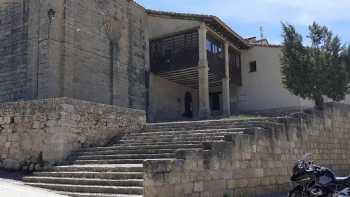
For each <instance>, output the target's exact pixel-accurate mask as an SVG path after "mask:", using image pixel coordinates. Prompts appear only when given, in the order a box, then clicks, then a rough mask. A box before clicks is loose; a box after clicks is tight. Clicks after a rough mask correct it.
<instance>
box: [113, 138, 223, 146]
mask: <svg viewBox="0 0 350 197" xmlns="http://www.w3.org/2000/svg"><path fill="white" fill-rule="evenodd" d="M222 137H223V136H222ZM221 141H222V140H221V139H220V140H207V141H203V140H189V141H187V140H184V141H181V140H180V141H175V142H145V143H139V142H137V143H120V144H118V146H120V147H123V145H124V146H149V145H176V144H203V143H204V142H221Z"/></svg>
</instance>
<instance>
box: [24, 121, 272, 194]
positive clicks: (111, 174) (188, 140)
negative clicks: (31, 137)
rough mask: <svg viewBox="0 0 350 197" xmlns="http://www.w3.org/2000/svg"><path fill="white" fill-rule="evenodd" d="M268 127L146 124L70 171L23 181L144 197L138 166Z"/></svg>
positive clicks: (80, 157) (75, 162)
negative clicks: (183, 150) (179, 151)
mask: <svg viewBox="0 0 350 197" xmlns="http://www.w3.org/2000/svg"><path fill="white" fill-rule="evenodd" d="M268 124H273V122H271V121H270V120H268V119H251V120H215V121H196V122H176V123H160V124H147V125H145V127H144V129H143V130H141V131H135V132H134V133H130V134H128V135H126V136H124V137H123V138H122V139H120V140H118V141H116V142H114V143H113V144H112V145H111V146H106V147H94V148H84V149H81V150H78V151H76V152H74V153H73V154H72V155H71V156H70V157H69V160H68V162H69V165H66V166H57V167H54V168H52V169H51V170H48V171H45V172H35V173H33V175H32V176H28V177H25V178H24V181H25V182H26V184H27V185H31V186H35V187H41V188H45V189H50V190H55V191H57V193H60V194H64V195H67V196H74V197H94V196H99V197H111V196H117V197H141V196H143V184H144V179H143V176H144V173H143V161H144V160H150V159H157V160H159V159H175V158H176V151H177V150H178V149H205V148H207V147H206V144H208V143H210V142H215V141H224V140H225V136H226V135H232V134H240V133H245V132H247V131H249V130H252V129H262V128H265V127H266V126H268Z"/></svg>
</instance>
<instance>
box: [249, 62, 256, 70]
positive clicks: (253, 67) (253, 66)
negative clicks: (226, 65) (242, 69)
mask: <svg viewBox="0 0 350 197" xmlns="http://www.w3.org/2000/svg"><path fill="white" fill-rule="evenodd" d="M256 71H257V67H256V61H253V62H250V63H249V72H250V73H254V72H256Z"/></svg>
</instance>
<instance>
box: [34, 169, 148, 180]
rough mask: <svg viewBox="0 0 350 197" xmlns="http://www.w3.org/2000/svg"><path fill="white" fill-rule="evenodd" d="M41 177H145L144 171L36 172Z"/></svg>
mask: <svg viewBox="0 0 350 197" xmlns="http://www.w3.org/2000/svg"><path fill="white" fill-rule="evenodd" d="M33 176H39V177H62V178H63V177H64V178H89V179H114V180H121V179H143V172H92V171H86V172H84V171H79V172H76V171H73V172H34V174H33Z"/></svg>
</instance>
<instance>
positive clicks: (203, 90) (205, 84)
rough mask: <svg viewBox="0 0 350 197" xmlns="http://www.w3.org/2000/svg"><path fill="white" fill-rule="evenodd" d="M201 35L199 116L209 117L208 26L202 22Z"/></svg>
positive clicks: (199, 31) (202, 117) (199, 30)
mask: <svg viewBox="0 0 350 197" xmlns="http://www.w3.org/2000/svg"><path fill="white" fill-rule="evenodd" d="M198 33H199V35H198V37H199V48H198V51H199V61H198V75H199V76H198V77H199V81H198V82H199V85H198V93H199V112H198V113H199V114H198V116H199V118H201V119H207V118H209V117H210V105H209V77H208V72H209V65H208V59H207V28H206V26H205V24H202V25H201V26H200V28H199V29H198Z"/></svg>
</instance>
